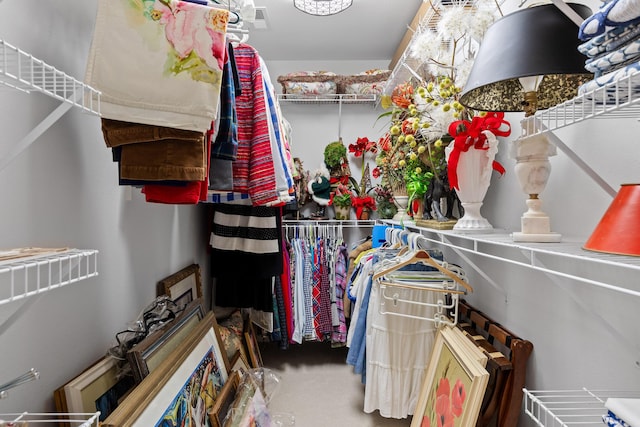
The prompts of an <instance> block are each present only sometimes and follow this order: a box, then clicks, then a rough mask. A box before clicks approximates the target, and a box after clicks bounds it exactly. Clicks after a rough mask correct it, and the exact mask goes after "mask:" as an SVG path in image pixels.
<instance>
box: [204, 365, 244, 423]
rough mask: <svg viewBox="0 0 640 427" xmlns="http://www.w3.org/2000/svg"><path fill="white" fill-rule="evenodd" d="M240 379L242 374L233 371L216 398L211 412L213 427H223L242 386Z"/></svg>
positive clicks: (210, 419)
mask: <svg viewBox="0 0 640 427" xmlns="http://www.w3.org/2000/svg"><path fill="white" fill-rule="evenodd" d="M240 378H241V374H240V372H239V371H237V370H236V371H233V370H232V372H231V374H229V379H228V380H227V382H226V383H224V386H223V387H222V390H221V391H220V394H218V396H216V400H215V402H213V407H212V408H211V411H210V412H209V422H210V423H211V427H223V425H224V419H225V418H226V417H227V414H228V413H229V410H230V409H231V407H232V406H233V402H234V400H235V398H236V394H237V392H238V387H239V386H240Z"/></svg>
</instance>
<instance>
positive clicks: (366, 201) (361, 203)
mask: <svg viewBox="0 0 640 427" xmlns="http://www.w3.org/2000/svg"><path fill="white" fill-rule="evenodd" d="M351 206H353V207H354V208H355V209H356V218H360V217H361V216H362V211H363V210H364V208H369V209H371V210H376V201H375V200H374V198H373V197H371V196H364V197H353V198H351Z"/></svg>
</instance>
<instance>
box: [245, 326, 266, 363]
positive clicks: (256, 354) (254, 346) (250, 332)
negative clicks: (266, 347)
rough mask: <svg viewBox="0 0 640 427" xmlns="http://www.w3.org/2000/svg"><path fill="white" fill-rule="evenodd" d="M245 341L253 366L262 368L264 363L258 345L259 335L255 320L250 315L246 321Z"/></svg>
mask: <svg viewBox="0 0 640 427" xmlns="http://www.w3.org/2000/svg"><path fill="white" fill-rule="evenodd" d="M244 341H245V345H246V347H247V354H248V355H249V362H250V364H251V368H253V369H257V368H262V367H263V366H264V363H263V361H262V354H261V353H260V347H259V345H258V336H257V335H256V330H255V328H254V327H253V322H252V321H251V319H250V318H249V317H247V319H246V321H245V327H244Z"/></svg>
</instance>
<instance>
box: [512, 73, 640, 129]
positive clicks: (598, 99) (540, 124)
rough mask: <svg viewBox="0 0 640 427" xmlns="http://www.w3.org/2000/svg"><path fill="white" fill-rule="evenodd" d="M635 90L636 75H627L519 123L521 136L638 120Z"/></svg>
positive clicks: (639, 95)
mask: <svg viewBox="0 0 640 427" xmlns="http://www.w3.org/2000/svg"><path fill="white" fill-rule="evenodd" d="M639 88H640V73H638V72H636V73H633V74H630V75H628V76H625V77H623V78H621V79H619V80H615V81H612V82H610V83H608V84H606V85H604V86H602V87H599V88H597V89H595V90H592V91H590V92H586V93H584V94H581V95H578V96H576V97H575V98H573V99H570V100H568V101H565V102H563V103H562V104H558V105H556V106H554V107H551V108H549V109H547V110H541V111H538V112H536V114H535V115H534V116H532V117H527V118H525V119H523V120H522V125H523V126H522V128H523V132H524V130H525V129H526V130H527V132H528V133H529V134H531V135H533V134H536V133H540V132H543V131H544V130H550V131H554V130H556V129H560V128H563V127H565V126H569V125H572V124H574V123H579V122H582V121H585V120H589V119H603V118H634V119H637V118H640V91H639V90H638V89H639Z"/></svg>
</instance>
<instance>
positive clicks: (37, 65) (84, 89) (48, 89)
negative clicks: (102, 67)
mask: <svg viewBox="0 0 640 427" xmlns="http://www.w3.org/2000/svg"><path fill="white" fill-rule="evenodd" d="M0 84H3V85H5V86H8V87H10V88H13V89H17V90H20V91H23V92H27V93H30V92H32V91H36V92H42V93H44V94H46V95H49V96H51V97H53V98H55V99H57V100H59V101H63V102H68V103H71V104H73V105H74V106H76V107H78V108H81V109H82V110H84V111H87V112H89V113H92V114H96V115H100V92H99V91H97V90H95V89H93V88H92V87H90V86H88V85H86V84H84V83H82V82H80V81H78V80H76V79H74V78H73V77H70V76H69V75H67V74H66V73H63V72H62V71H59V70H57V69H56V68H55V67H53V66H51V65H48V64H46V63H45V62H43V61H41V60H39V59H37V58H35V57H34V56H33V55H30V54H28V53H26V52H24V51H23V50H21V49H18V48H17V47H15V46H12V45H10V44H9V43H7V42H5V41H4V40H0Z"/></svg>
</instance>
